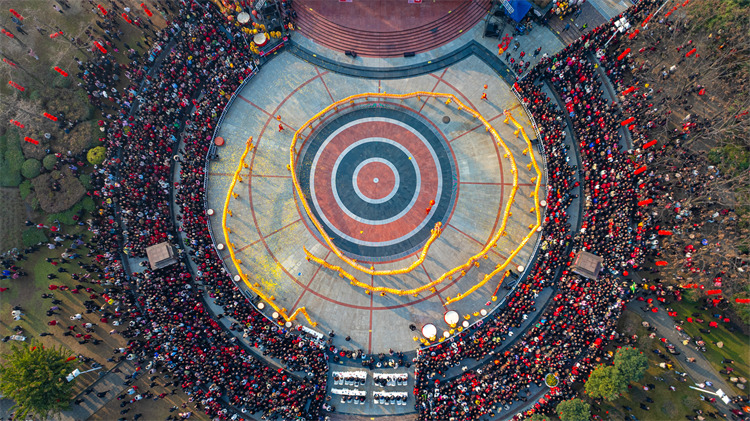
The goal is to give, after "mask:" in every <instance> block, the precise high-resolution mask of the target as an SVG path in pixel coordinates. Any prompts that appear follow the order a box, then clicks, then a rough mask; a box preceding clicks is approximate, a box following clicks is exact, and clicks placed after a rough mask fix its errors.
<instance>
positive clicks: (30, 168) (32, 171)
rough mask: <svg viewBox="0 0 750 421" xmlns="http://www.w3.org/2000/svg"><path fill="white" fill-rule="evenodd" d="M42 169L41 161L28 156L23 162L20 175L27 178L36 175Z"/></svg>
mask: <svg viewBox="0 0 750 421" xmlns="http://www.w3.org/2000/svg"><path fill="white" fill-rule="evenodd" d="M41 170H42V163H41V162H39V160H38V159H34V158H30V159H27V160H26V161H24V162H23V165H22V166H21V175H23V176H24V177H26V178H28V179H32V178H34V177H37V176H38V175H39V173H40V172H41Z"/></svg>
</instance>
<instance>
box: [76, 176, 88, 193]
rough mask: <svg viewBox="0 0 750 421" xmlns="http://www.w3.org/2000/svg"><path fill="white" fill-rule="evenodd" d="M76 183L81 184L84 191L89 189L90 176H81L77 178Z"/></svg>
mask: <svg viewBox="0 0 750 421" xmlns="http://www.w3.org/2000/svg"><path fill="white" fill-rule="evenodd" d="M78 181H80V182H81V184H83V188H85V189H86V190H89V189H91V176H90V175H88V174H81V176H80V177H78Z"/></svg>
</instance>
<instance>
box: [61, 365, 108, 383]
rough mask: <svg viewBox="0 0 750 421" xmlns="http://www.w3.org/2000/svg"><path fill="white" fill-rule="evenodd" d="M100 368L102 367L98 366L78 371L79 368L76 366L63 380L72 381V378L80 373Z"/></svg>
mask: <svg viewBox="0 0 750 421" xmlns="http://www.w3.org/2000/svg"><path fill="white" fill-rule="evenodd" d="M100 368H102V367H101V366H99V367H95V368H92V369H91V370H86V371H80V370H79V369H77V368H76V369H75V370H73V371H71V372H70V374H68V375H67V376H65V380H67V381H68V382H72V381H73V379H75V378H76V377H78V376H80V375H81V374H86V373H90V372H92V371H96V370H99V369H100Z"/></svg>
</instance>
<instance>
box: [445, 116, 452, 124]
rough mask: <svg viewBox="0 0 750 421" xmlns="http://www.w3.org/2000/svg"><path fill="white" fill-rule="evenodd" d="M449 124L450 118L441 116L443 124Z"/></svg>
mask: <svg viewBox="0 0 750 421" xmlns="http://www.w3.org/2000/svg"><path fill="white" fill-rule="evenodd" d="M450 122H451V118H450V117H448V116H447V115H445V116H443V123H445V124H448V123H450Z"/></svg>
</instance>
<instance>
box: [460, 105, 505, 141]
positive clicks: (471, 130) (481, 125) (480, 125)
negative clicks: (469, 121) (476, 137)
mask: <svg viewBox="0 0 750 421" xmlns="http://www.w3.org/2000/svg"><path fill="white" fill-rule="evenodd" d="M502 115H503V113H500V114H498V115H496V116H494V117H492V118H491V119H489V120H487V122H490V121H493V120H495V119H496V118H498V117H500V116H502ZM480 127H484V124H479V125H478V126H476V127H474V128H471V129H469V130H467V131H465V132H463V133H461V134H460V135H458V136H456V137H454V138H453V139H451V140H449V141H448V143H451V142H453V141H454V140H456V139H458V138H459V137H461V136H463V135H466V134H469V133H471V132H473V131H474V130H476V129H478V128H480ZM487 134H489V133H487ZM493 143H494V142H493ZM495 147H497V145H495Z"/></svg>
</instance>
